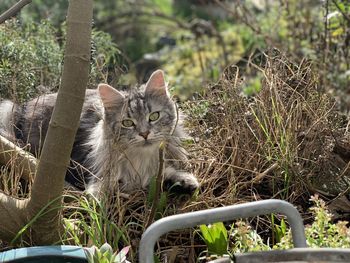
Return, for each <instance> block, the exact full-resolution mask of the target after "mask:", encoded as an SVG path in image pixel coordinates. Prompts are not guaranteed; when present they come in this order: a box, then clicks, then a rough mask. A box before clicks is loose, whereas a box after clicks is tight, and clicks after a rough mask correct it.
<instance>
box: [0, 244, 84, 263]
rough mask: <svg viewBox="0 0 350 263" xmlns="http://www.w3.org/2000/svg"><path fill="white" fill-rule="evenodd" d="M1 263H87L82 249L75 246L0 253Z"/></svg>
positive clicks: (23, 249) (14, 250) (22, 249)
mask: <svg viewBox="0 0 350 263" xmlns="http://www.w3.org/2000/svg"><path fill="white" fill-rule="evenodd" d="M0 262H1V263H87V262H88V261H87V258H86V255H85V252H84V249H83V248H81V247H77V246H43V247H28V248H18V249H12V250H8V251H5V252H1V253H0Z"/></svg>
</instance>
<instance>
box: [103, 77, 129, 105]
mask: <svg viewBox="0 0 350 263" xmlns="http://www.w3.org/2000/svg"><path fill="white" fill-rule="evenodd" d="M97 90H98V93H99V94H100V97H101V100H102V103H103V105H104V106H105V108H109V107H113V106H116V105H118V104H120V103H123V102H124V98H125V97H124V95H123V94H122V93H120V92H119V91H117V90H116V89H115V88H113V87H112V86H109V85H108V84H104V83H101V84H99V85H98V87H97Z"/></svg>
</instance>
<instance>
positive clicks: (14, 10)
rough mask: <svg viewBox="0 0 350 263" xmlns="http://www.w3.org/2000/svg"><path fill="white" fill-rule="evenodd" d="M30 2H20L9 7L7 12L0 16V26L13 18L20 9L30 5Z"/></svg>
mask: <svg viewBox="0 0 350 263" xmlns="http://www.w3.org/2000/svg"><path fill="white" fill-rule="evenodd" d="M31 2H32V0H20V1H18V2H17V3H16V4H14V5H13V6H12V7H10V8H9V9H8V10H7V11H5V12H4V13H3V14H2V15H0V24H2V23H4V22H5V21H6V20H7V19H9V18H11V17H13V16H15V15H16V14H17V13H18V12H19V11H21V9H22V8H23V7H24V6H26V5H28V4H30V3H31Z"/></svg>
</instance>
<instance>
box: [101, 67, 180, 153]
mask: <svg viewBox="0 0 350 263" xmlns="http://www.w3.org/2000/svg"><path fill="white" fill-rule="evenodd" d="M98 90H99V94H100V97H101V99H102V102H103V105H104V107H105V122H106V124H107V128H108V129H110V132H111V133H110V134H111V136H113V137H114V139H116V140H117V143H118V144H119V145H120V146H122V147H123V148H128V147H131V146H140V147H148V146H152V145H159V143H160V142H161V140H162V139H163V138H165V137H167V136H169V135H170V134H171V132H172V131H173V129H174V126H175V125H176V122H177V114H176V108H175V104H174V102H173V101H172V100H171V98H170V97H169V94H168V91H167V87H166V83H165V80H164V75H163V72H162V71H160V70H157V71H155V72H154V73H153V74H152V76H151V77H150V79H149V80H148V82H147V83H146V84H145V85H143V86H141V87H140V88H139V89H134V90H131V91H130V92H127V93H126V92H119V91H117V90H115V89H114V88H112V87H111V86H108V85H106V84H100V85H99V87H98Z"/></svg>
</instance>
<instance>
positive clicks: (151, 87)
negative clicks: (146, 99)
mask: <svg viewBox="0 0 350 263" xmlns="http://www.w3.org/2000/svg"><path fill="white" fill-rule="evenodd" d="M146 93H151V94H154V95H158V96H169V94H168V88H167V83H166V82H165V78H164V72H163V70H160V69H158V70H156V71H154V72H153V73H152V75H151V77H150V78H149V79H148V81H147V83H146Z"/></svg>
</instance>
